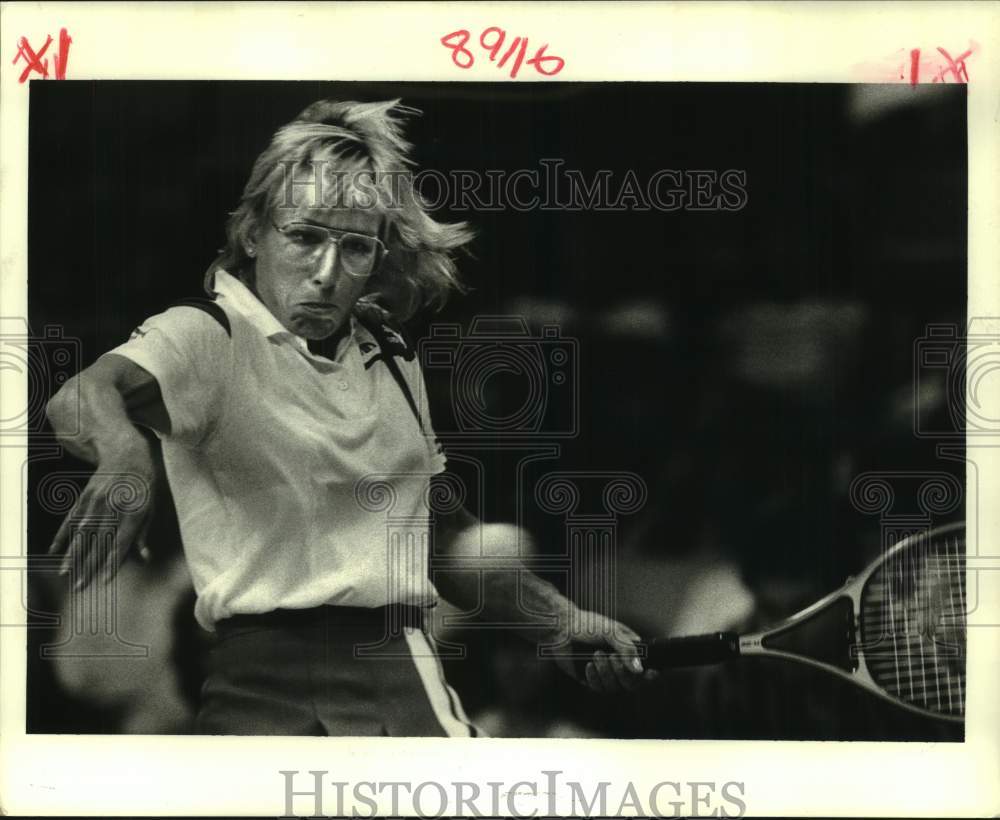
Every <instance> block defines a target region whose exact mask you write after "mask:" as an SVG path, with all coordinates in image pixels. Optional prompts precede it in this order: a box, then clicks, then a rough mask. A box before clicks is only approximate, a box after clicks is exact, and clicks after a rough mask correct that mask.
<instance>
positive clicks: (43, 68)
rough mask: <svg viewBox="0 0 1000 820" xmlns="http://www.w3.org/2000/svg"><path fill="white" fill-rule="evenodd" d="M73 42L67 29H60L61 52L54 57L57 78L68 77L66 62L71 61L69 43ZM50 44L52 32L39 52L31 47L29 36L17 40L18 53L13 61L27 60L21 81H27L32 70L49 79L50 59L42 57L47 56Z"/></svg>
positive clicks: (19, 79) (18, 79)
mask: <svg viewBox="0 0 1000 820" xmlns="http://www.w3.org/2000/svg"><path fill="white" fill-rule="evenodd" d="M72 42H73V38H72V37H70V36H69V34H68V33H67V32H66V29H64V28H63V29H60V30H59V52H58V53H57V54H56V55H55V56H54V57H53V58H52V62H53V63H54V68H55V73H56V79H57V80H65V79H66V64H67V63H68V62H69V45H70V43H72ZM50 45H52V35H51V34H48V35H46V37H45V43H44V44H43V45H42V47H41V48H40V49H39V50H38V51H37V52H36V51H35V50H34V49H33V48H32V47H31V44H30V43H29V42H28V38H27V37H22V38H21V39H19V40H18V41H17V54H15V55H14V60H13V63H14V64H16V63H17V61H18V60H24V62H25V67H24V71H22V72H21V76H20V77H18V78H17V81H18V82H19V83H23V82H25V81H26V80H27V79H28V76H29V75H30V74H31V72H32V71H34V72H36V73H38V74H40V75H41V76H42V77H43V78H44V79H48V76H49V61H48V59H47V58H46V59H44V60H43V59H42V58H43V57H45V52H46V51H48V50H49V46H50Z"/></svg>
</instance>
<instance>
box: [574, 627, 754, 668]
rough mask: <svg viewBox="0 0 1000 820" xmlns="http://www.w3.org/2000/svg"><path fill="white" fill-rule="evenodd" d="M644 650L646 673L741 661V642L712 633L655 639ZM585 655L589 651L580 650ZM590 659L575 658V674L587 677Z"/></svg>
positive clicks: (732, 634)
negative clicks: (732, 660) (649, 670)
mask: <svg viewBox="0 0 1000 820" xmlns="http://www.w3.org/2000/svg"><path fill="white" fill-rule="evenodd" d="M641 646H642V647H643V648H644V649H645V650H646V651H645V652H644V653H643V655H642V665H643V667H644V668H645V669H674V668H676V667H679V666H707V665H710V664H713V663H722V662H723V661H728V660H731V659H732V658H738V657H739V656H740V638H739V635H737V634H736V633H735V632H710V633H709V634H707V635H686V636H684V637H683V638H653V639H652V640H650V641H644V642H643V643H642V644H641ZM576 648H577V649H578V650H580V651H583V652H586V651H587V649H588V648H587V647H583V646H579V645H578V646H577V647H576ZM589 661H590V657H588V656H586V655H579V656H576V657H575V658H574V661H573V665H574V666H575V667H576V674H577V676H578V677H580V678H581V679H582V678H584V677H585V673H586V667H587V663H588V662H589Z"/></svg>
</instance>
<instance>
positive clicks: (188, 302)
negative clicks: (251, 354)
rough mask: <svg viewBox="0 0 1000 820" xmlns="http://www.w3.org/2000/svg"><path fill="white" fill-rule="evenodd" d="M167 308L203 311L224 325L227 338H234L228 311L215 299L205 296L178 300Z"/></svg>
mask: <svg viewBox="0 0 1000 820" xmlns="http://www.w3.org/2000/svg"><path fill="white" fill-rule="evenodd" d="M167 307H168V308H172V307H193V308H197V309H198V310H203V311H205V313H207V314H208V315H209V316H211V317H212V318H213V319H215V321H217V322H218V323H219V324H220V325H222V328H223V330H225V331H226V335H227V336H229V337H230V338H232V336H233V329H232V327H231V326H230V324H229V317H228V316H226V311H224V310H223V309H222V308H221V307H219V305H218V303H217V302H216V301H215V300H214V299H206V298H205V297H204V296H190V297H188V298H187V299H178V300H177V301H176V302H171V303H170V304H169V305H168V306H167Z"/></svg>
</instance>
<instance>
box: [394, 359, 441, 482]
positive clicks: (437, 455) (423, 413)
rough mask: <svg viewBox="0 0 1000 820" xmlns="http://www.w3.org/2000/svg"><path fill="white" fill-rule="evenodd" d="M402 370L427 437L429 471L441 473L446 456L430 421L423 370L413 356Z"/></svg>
mask: <svg viewBox="0 0 1000 820" xmlns="http://www.w3.org/2000/svg"><path fill="white" fill-rule="evenodd" d="M403 370H404V372H405V373H406V381H407V382H408V383H409V385H410V390H411V392H412V393H413V396H414V398H415V399H416V402H417V410H418V412H419V414H420V424H421V426H422V427H423V428H424V437H425V438H426V439H427V446H428V447H429V448H430V453H431V455H430V458H431V471H432V472H433V473H434V474H437V473H443V472H444V470H445V468H446V467H447V458H446V456H445V453H444V448H443V447H442V446H441V442H440V441H438V437H437V434H436V433H435V432H434V425H433V423H432V422H431V408H430V402H429V401H428V396H427V384H426V382H425V381H424V374H423V371H422V370H421V369H420V363H419V362H418V361H417V359H416V358H415V357H414V359H413V360H412V361H409V362H405V363H403Z"/></svg>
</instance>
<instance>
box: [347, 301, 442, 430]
mask: <svg viewBox="0 0 1000 820" xmlns="http://www.w3.org/2000/svg"><path fill="white" fill-rule="evenodd" d="M357 317H358V321H359V322H361V324H362V326H363V327H364V328H365V330H367V331H368V332H369V333H371V335H372V336H374V337H375V341H376V342H378V346H379V350H380V351H381V359H382V361H383V362H385V366H386V367H387V368H388V369H389V372H390V373H391V374H392V378H393V379H395V380H396V384H398V385H399V389H400V390H402V391H403V396H404V398H405V399H406V403H407V404H408V405H410V410H412V411H413V417H414V418H415V419H416V420H417V424H418V425H420V432H422V433H423V432H425V431H424V423H423V421H422V420H421V418H420V411H419V410H418V409H417V402H416V401H415V400H414V398H413V392H412V391H411V390H410V385H409V384H408V383H407V381H406V379H405V378H404V377H403V374H402V372H401V371H400V369H399V365H398V364H397V363H396V359H395V357H394V356H393V351H392V348H393V347H394V346H395V347H398V345H393V344H392V343H391V342H390V341H389V337H388V334H387V333H386V326H385V324H384V323H383V322H382V321H381V320H380V319H379V318H378V317H375V316H372V315H370V314H368V313H365V312H359V313H358V314H357Z"/></svg>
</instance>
